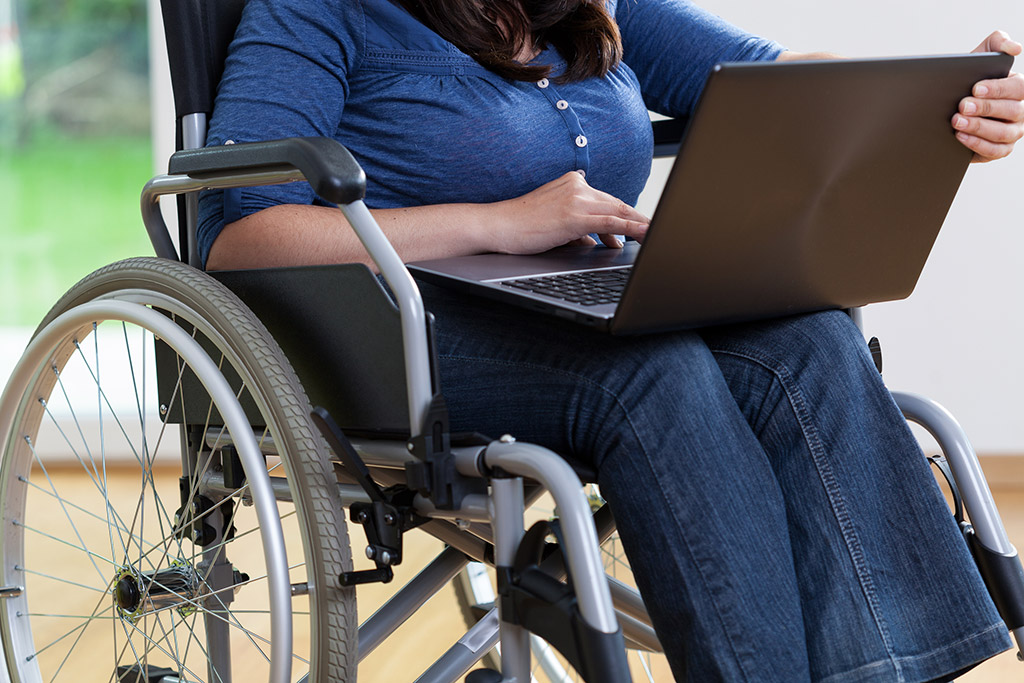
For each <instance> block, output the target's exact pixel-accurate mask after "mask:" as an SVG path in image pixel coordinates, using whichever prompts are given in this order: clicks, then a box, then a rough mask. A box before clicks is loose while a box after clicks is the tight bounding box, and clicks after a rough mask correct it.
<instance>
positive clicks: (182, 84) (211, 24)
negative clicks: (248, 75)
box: [160, 0, 245, 121]
mask: <svg viewBox="0 0 1024 683" xmlns="http://www.w3.org/2000/svg"><path fill="white" fill-rule="evenodd" d="M160 5H161V10H162V14H163V20H164V32H165V33H166V36H167V57H168V61H169V63H170V67H171V87H172V88H173V90H174V110H175V115H176V117H177V119H178V120H179V121H180V120H181V118H182V117H184V116H188V115H190V114H199V113H201V114H209V113H210V112H212V111H213V99H214V97H215V95H216V94H217V83H219V82H220V77H221V74H222V73H223V71H224V59H225V57H227V52H228V45H230V44H231V38H232V37H234V35H235V28H237V27H238V21H239V19H240V18H241V16H242V8H243V7H244V6H245V0H161V2H160Z"/></svg>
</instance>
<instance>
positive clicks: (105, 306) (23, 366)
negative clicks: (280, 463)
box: [0, 300, 292, 683]
mask: <svg viewBox="0 0 1024 683" xmlns="http://www.w3.org/2000/svg"><path fill="white" fill-rule="evenodd" d="M110 319H117V320H124V321H127V322H131V323H134V324H136V325H139V326H140V327H142V328H145V329H147V330H149V331H151V332H153V333H154V334H156V335H158V336H160V337H162V338H164V339H166V340H167V341H168V342H170V343H172V344H174V346H175V348H176V350H177V351H178V352H179V353H180V354H181V356H182V357H183V358H184V359H185V362H186V363H188V364H189V365H190V366H192V368H193V370H194V371H195V374H196V376H197V377H198V378H199V380H200V382H202V384H203V386H204V387H205V388H206V390H207V391H209V392H210V396H211V397H212V398H213V399H214V400H215V401H216V402H217V407H218V408H219V409H220V411H221V416H222V417H223V418H224V421H225V424H226V425H227V426H228V429H229V430H231V432H232V433H233V434H238V435H239V437H240V439H239V440H237V441H236V448H237V449H238V454H239V457H240V459H241V461H242V467H243V469H244V470H245V474H246V478H247V479H248V480H249V486H250V487H251V488H252V490H253V491H254V493H255V495H254V499H255V502H256V505H255V507H256V515H257V518H258V520H259V524H260V535H261V536H262V537H263V539H264V545H263V554H264V559H265V561H266V563H267V584H268V589H269V593H270V607H271V621H270V630H271V644H270V651H271V665H270V681H271V683H288V681H289V680H290V678H291V667H292V619H291V612H292V605H291V584H290V583H289V578H288V560H287V557H286V554H285V546H284V532H283V530H282V529H281V517H280V513H279V512H278V509H277V503H276V501H275V499H274V492H273V489H272V488H271V485H270V479H269V475H268V474H267V470H266V466H265V464H264V460H263V456H262V454H261V453H260V449H259V446H258V445H257V443H256V438H255V436H254V435H253V433H252V427H251V426H250V425H249V421H248V420H247V419H246V417H245V412H244V411H243V410H242V407H241V405H239V403H238V399H237V398H236V397H235V393H234V391H232V389H231V387H230V386H229V385H228V382H227V380H226V379H224V376H223V375H222V374H221V373H220V369H219V368H218V367H217V365H216V364H215V363H214V362H213V361H212V360H211V359H210V357H209V355H207V353H206V352H205V351H204V350H203V349H202V347H201V346H199V343H198V342H197V341H196V340H195V339H193V338H192V337H191V336H190V335H188V334H186V332H185V331H184V329H182V328H181V327H179V326H178V325H177V323H175V322H174V321H173V320H171V319H170V318H167V317H165V316H163V315H161V314H160V313H159V312H157V311H155V310H153V309H150V308H148V307H146V306H142V305H141V304H135V303H130V302H127V301H114V300H99V301H90V302H88V303H85V304H82V305H80V306H76V307H75V308H73V309H71V310H69V311H67V312H65V313H63V314H62V315H60V316H59V317H57V318H56V319H55V320H54V321H53V322H51V323H50V324H49V325H47V326H46V328H44V329H43V330H42V331H41V332H40V333H39V334H38V335H36V337H35V338H34V339H33V340H32V342H31V343H30V344H29V346H28V348H27V349H26V350H25V353H24V355H23V356H22V357H21V360H20V361H19V362H18V365H17V366H16V367H15V370H14V372H13V373H12V374H11V379H10V381H9V382H8V384H7V388H6V389H5V390H4V394H3V396H2V397H0V436H2V438H3V439H4V442H3V443H6V440H7V438H8V436H9V432H10V428H11V421H12V420H13V417H14V415H15V412H16V407H17V405H18V404H19V403H20V402H21V399H22V396H23V394H24V387H26V386H27V385H28V383H29V382H30V381H32V380H33V378H34V377H35V376H36V375H37V373H38V372H44V371H47V370H48V366H47V364H46V363H45V362H43V361H45V360H46V359H47V358H48V356H49V355H50V353H52V350H53V348H54V346H55V345H56V344H57V343H58V342H59V341H60V339H61V338H63V337H64V336H65V335H66V334H67V333H68V331H70V330H73V329H76V328H80V327H83V326H87V325H91V324H92V323H95V322H98V321H103V320H110ZM243 435H244V436H243ZM18 599H22V600H24V598H18ZM8 604H10V603H8ZM8 609H9V608H8Z"/></svg>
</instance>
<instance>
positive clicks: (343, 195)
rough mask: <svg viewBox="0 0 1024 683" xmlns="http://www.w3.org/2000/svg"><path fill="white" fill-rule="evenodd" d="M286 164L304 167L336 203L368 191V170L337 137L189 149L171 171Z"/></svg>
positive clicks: (223, 172) (221, 171)
mask: <svg viewBox="0 0 1024 683" xmlns="http://www.w3.org/2000/svg"><path fill="white" fill-rule="evenodd" d="M283 168H296V169H298V170H299V171H301V172H302V174H303V175H304V176H306V180H307V181H309V184H310V186H312V188H313V191H314V192H316V193H317V194H318V195H319V196H320V197H322V198H323V199H326V200H327V201H329V202H334V203H335V204H351V203H352V202H354V201H358V200H360V199H362V198H363V196H364V195H365V194H366V174H365V173H363V169H362V168H361V167H360V166H359V164H358V163H356V160H355V159H354V158H353V157H352V154H351V153H350V152H349V151H348V150H347V149H345V146H344V145H342V144H341V143H340V142H338V141H337V140H332V139H331V138H322V137H321V138H286V139H284V140H270V141H267V142H246V143H240V144H237V145H222V146H218V147H203V148H201V149H189V150H184V151H181V152H175V154H174V155H173V156H171V160H170V162H169V164H168V167H167V171H168V173H170V174H172V175H178V174H185V175H188V176H190V177H193V178H202V177H203V176H210V177H213V176H230V175H232V174H241V173H257V172H260V171H279V170H281V169H283Z"/></svg>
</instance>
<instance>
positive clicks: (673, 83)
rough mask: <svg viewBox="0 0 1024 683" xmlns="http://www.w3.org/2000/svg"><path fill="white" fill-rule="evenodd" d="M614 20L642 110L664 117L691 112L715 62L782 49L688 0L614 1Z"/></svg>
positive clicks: (762, 56)
mask: <svg viewBox="0 0 1024 683" xmlns="http://www.w3.org/2000/svg"><path fill="white" fill-rule="evenodd" d="M615 19H616V21H617V22H618V25H619V30H620V31H621V33H622V45H623V62H625V63H626V64H627V65H628V66H629V67H630V68H631V69H632V70H633V71H634V73H636V76H637V79H638V80H639V81H640V89H641V91H642V93H643V97H644V102H645V103H646V105H647V108H648V109H650V110H651V111H656V112H658V113H659V114H665V115H666V116H674V117H679V116H687V115H689V114H690V112H691V111H692V110H693V107H694V105H695V104H696V102H697V98H698V96H699V95H700V92H701V90H702V89H703V87H704V82H705V80H706V79H707V76H708V73H710V71H711V67H713V66H714V65H715V64H717V63H718V62H733V61H757V60H771V59H775V58H776V57H777V56H778V55H779V54H780V53H781V52H782V50H783V48H782V47H781V46H780V45H778V44H777V43H775V42H772V41H770V40H766V39H764V38H760V37H758V36H755V35H752V34H750V33H747V32H745V31H742V30H740V29H739V28H737V27H735V26H733V25H732V24H730V23H729V22H727V21H725V20H724V19H722V18H721V17H719V16H716V15H715V14H712V13H711V12H709V11H707V10H704V9H702V8H700V7H698V6H697V5H695V4H693V3H692V2H689V0H618V3H617V5H616V7H615Z"/></svg>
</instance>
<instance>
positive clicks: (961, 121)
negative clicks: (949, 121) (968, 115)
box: [953, 116, 967, 128]
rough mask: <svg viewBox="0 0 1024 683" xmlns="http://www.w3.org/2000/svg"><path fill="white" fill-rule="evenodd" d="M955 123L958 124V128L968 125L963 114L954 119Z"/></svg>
mask: <svg viewBox="0 0 1024 683" xmlns="http://www.w3.org/2000/svg"><path fill="white" fill-rule="evenodd" d="M953 125H954V126H956V127H957V128H966V127H967V119H965V118H964V117H962V116H957V117H956V120H955V121H953Z"/></svg>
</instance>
